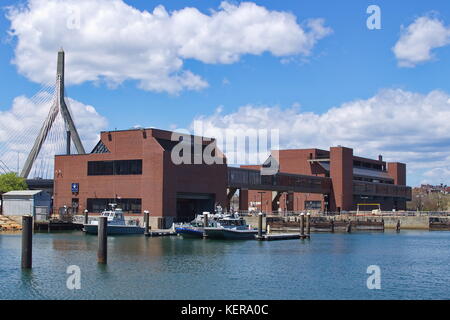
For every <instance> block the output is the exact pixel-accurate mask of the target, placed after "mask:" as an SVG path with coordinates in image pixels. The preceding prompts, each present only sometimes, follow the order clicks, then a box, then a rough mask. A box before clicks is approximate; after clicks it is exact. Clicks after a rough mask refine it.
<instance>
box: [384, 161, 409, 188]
mask: <svg viewBox="0 0 450 320" xmlns="http://www.w3.org/2000/svg"><path fill="white" fill-rule="evenodd" d="M388 174H389V176H390V177H391V178H392V179H394V184H397V185H401V186H406V164H404V163H400V162H389V163H388Z"/></svg>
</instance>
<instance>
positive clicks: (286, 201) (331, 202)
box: [242, 146, 411, 212]
mask: <svg viewBox="0 0 450 320" xmlns="http://www.w3.org/2000/svg"><path fill="white" fill-rule="evenodd" d="M278 158H279V159H277V160H276V161H278V162H279V170H280V172H283V173H292V174H301V175H308V176H318V177H326V178H329V179H330V180H331V181H330V183H331V191H330V192H329V193H324V194H312V193H311V194H308V193H307V192H302V193H297V192H284V193H273V192H270V191H265V192H264V193H263V194H261V192H260V191H256V190H247V191H244V192H245V193H247V195H245V197H248V201H249V205H250V206H253V207H255V206H256V207H258V210H261V196H262V210H263V211H265V212H267V211H274V210H288V211H300V210H310V211H321V212H324V211H333V212H336V211H352V210H356V209H357V207H358V204H360V210H365V211H370V210H372V209H377V208H378V205H379V206H380V207H381V209H382V210H392V209H395V210H406V202H407V201H409V200H411V188H410V187H407V186H406V165H405V164H404V163H399V162H390V163H386V162H385V161H383V158H382V156H379V158H378V159H369V158H363V157H358V156H355V155H353V149H350V148H345V147H341V146H339V147H332V148H330V150H329V151H328V150H321V149H295V150H280V151H279V153H278ZM270 161H272V160H271V159H270V158H269V159H268V160H267V161H266V162H270ZM242 167H243V168H254V169H256V168H260V167H261V166H242Z"/></svg>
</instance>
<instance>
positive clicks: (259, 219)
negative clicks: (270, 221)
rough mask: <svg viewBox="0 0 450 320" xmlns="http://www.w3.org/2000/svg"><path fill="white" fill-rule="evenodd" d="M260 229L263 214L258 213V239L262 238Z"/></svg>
mask: <svg viewBox="0 0 450 320" xmlns="http://www.w3.org/2000/svg"><path fill="white" fill-rule="evenodd" d="M262 228H263V214H262V212H260V213H258V238H262Z"/></svg>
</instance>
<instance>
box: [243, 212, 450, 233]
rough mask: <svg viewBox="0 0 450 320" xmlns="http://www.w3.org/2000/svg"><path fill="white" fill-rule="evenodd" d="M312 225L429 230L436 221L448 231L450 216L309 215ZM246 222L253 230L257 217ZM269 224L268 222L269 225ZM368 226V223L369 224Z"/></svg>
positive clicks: (264, 222) (256, 224) (284, 219)
mask: <svg viewBox="0 0 450 320" xmlns="http://www.w3.org/2000/svg"><path fill="white" fill-rule="evenodd" d="M268 218H269V219H270V220H271V221H285V222H290V223H293V222H296V221H298V219H299V217H277V216H275V217H268ZM311 218H312V225H313V226H314V224H315V222H314V221H315V220H316V219H318V218H320V221H323V222H327V221H331V220H334V221H345V222H349V221H352V222H359V224H361V222H381V221H382V220H384V228H385V229H396V227H397V223H398V221H400V229H404V230H430V222H431V221H432V220H436V219H438V220H439V221H440V222H441V223H443V224H446V225H447V226H445V227H444V228H443V229H442V230H446V229H450V216H433V215H417V216H400V215H398V216H393V215H372V216H356V215H347V214H343V215H339V216H318V215H311ZM245 220H246V222H247V223H248V224H249V225H251V226H252V227H254V228H257V227H258V216H246V217H245ZM266 220H267V218H266V217H264V218H263V228H264V229H265V228H266ZM270 224H271V223H270V222H269V225H270ZM369 224H370V223H369Z"/></svg>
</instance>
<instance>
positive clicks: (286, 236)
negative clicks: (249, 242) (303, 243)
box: [256, 233, 309, 241]
mask: <svg viewBox="0 0 450 320" xmlns="http://www.w3.org/2000/svg"><path fill="white" fill-rule="evenodd" d="M295 239H309V235H301V234H299V233H270V234H264V235H261V236H256V240H260V241H278V240H295Z"/></svg>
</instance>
